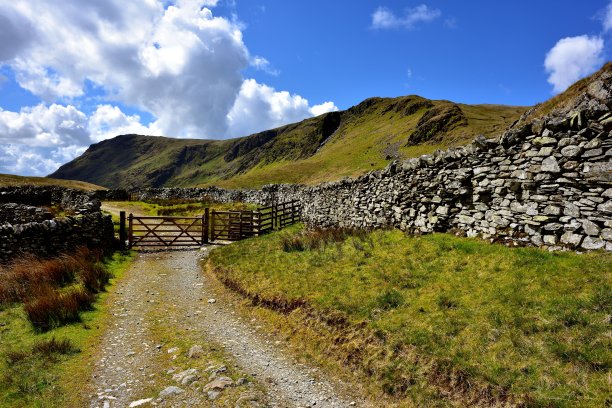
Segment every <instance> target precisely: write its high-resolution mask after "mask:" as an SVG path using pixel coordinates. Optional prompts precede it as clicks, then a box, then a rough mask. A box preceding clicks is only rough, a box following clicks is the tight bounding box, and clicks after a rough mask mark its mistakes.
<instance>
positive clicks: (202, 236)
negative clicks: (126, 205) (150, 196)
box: [128, 214, 208, 248]
mask: <svg viewBox="0 0 612 408" xmlns="http://www.w3.org/2000/svg"><path fill="white" fill-rule="evenodd" d="M207 218H208V217H207V216H206V215H204V216H202V217H136V216H133V215H132V214H130V216H129V217H128V220H129V226H128V243H129V247H130V248H133V247H165V248H167V247H189V246H202V245H203V244H205V243H206V242H208V219H207Z"/></svg>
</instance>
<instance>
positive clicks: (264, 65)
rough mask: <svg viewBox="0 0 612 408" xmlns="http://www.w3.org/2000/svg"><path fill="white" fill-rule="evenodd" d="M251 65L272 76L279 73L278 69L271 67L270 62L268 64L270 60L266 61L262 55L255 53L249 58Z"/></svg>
mask: <svg viewBox="0 0 612 408" xmlns="http://www.w3.org/2000/svg"><path fill="white" fill-rule="evenodd" d="M251 66H252V67H254V68H255V69H258V70H260V71H263V72H265V73H266V74H269V75H272V76H278V75H280V71H278V70H277V69H274V67H272V64H270V61H268V60H267V59H265V58H264V57H260V56H257V55H256V56H254V57H253V58H251Z"/></svg>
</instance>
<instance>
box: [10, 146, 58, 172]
mask: <svg viewBox="0 0 612 408" xmlns="http://www.w3.org/2000/svg"><path fill="white" fill-rule="evenodd" d="M60 150H61V148H56V149H42V148H31V147H27V146H24V145H18V144H2V145H0V173H8V174H23V175H46V174H49V173H52V172H53V171H54V170H56V169H57V168H58V167H59V166H60V165H61V163H62V162H61V161H58V160H55V159H54V158H52V156H53V153H56V154H60V155H61V152H59V151H60Z"/></svg>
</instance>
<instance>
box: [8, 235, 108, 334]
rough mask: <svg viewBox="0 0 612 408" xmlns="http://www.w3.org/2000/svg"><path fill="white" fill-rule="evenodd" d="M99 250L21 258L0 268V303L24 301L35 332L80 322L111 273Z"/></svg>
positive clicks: (82, 249) (84, 249) (83, 249)
mask: <svg viewBox="0 0 612 408" xmlns="http://www.w3.org/2000/svg"><path fill="white" fill-rule="evenodd" d="M101 260H102V253H101V252H100V251H92V250H89V249H87V248H85V247H83V248H80V249H77V250H76V251H75V252H74V253H73V254H63V255H59V256H58V257H56V258H52V259H38V258H36V257H33V256H29V257H24V258H21V259H19V260H17V261H15V262H13V263H11V264H10V265H8V266H5V267H3V268H2V269H0V276H1V277H2V280H1V281H0V305H5V306H6V305H11V304H14V303H17V302H19V303H23V304H24V310H25V312H26V316H27V318H28V320H29V321H30V322H31V323H32V326H33V328H34V329H35V330H37V331H43V332H44V331H48V330H51V329H53V328H55V327H59V326H62V325H64V324H66V323H72V322H78V321H80V314H79V313H80V312H81V311H84V310H89V309H91V306H92V304H93V302H94V300H95V294H97V293H99V292H101V291H102V290H103V289H104V287H105V286H106V284H107V283H108V282H109V280H110V278H111V275H110V273H109V272H108V271H107V269H106V267H105V265H104V264H103V263H102V262H101Z"/></svg>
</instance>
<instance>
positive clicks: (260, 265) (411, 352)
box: [209, 227, 612, 407]
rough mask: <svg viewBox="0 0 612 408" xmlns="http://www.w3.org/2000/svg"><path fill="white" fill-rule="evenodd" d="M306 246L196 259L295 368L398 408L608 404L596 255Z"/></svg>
mask: <svg viewBox="0 0 612 408" xmlns="http://www.w3.org/2000/svg"><path fill="white" fill-rule="evenodd" d="M314 235H315V236H313V234H306V235H303V232H301V230H300V227H293V228H291V229H288V230H286V231H285V232H280V233H275V234H270V235H268V236H265V237H262V238H259V239H251V240H246V241H242V242H239V243H236V244H234V245H229V246H226V247H223V248H219V249H217V250H215V251H213V252H212V253H211V257H210V261H209V262H210V264H209V265H210V266H211V269H212V270H213V271H214V273H215V274H216V275H217V276H218V277H219V278H220V280H221V281H223V282H224V283H225V284H226V285H228V286H230V287H231V288H233V289H234V290H236V291H238V292H239V293H241V294H242V295H244V296H246V297H248V298H249V299H251V300H252V302H253V303H254V304H256V305H258V306H261V308H260V309H265V310H266V311H263V312H261V313H260V314H261V315H262V316H265V317H266V319H268V320H269V321H271V322H273V323H276V324H278V325H279V327H281V328H280V329H279V330H281V331H282V334H283V335H285V336H287V337H288V338H290V339H292V340H293V341H294V342H295V344H296V346H297V347H296V350H299V351H298V352H299V353H300V354H302V355H303V357H304V359H315V360H318V361H319V362H320V363H321V364H322V365H325V366H327V367H328V368H330V369H332V370H337V372H338V373H339V374H341V375H345V376H352V377H354V376H355V375H357V377H359V378H360V379H361V380H362V381H363V382H364V383H365V386H366V388H367V389H368V390H369V392H370V393H371V394H372V395H375V396H376V395H378V396H380V395H382V396H386V397H391V398H393V399H394V400H395V402H396V403H398V404H399V405H404V404H411V403H416V404H417V405H426V406H446V405H447V404H450V403H459V404H461V405H472V404H477V403H485V404H504V403H509V404H524V405H527V406H568V407H569V406H592V407H598V406H605V405H606V404H608V403H610V400H609V392H608V391H609V388H610V383H609V376H610V367H611V365H612V353H611V351H610V350H611V348H610V346H611V344H610V314H612V296H611V295H610V294H611V293H612V291H611V274H610V271H612V256H611V255H610V254H605V253H590V254H583V255H577V254H574V253H570V252H565V253H549V252H545V251H541V250H537V249H532V248H515V249H509V248H506V247H504V246H501V245H491V244H488V243H486V242H482V241H479V240H474V239H466V238H458V237H454V236H451V235H446V234H433V235H428V236H423V237H407V236H405V235H404V234H403V233H401V232H400V231H374V232H371V233H367V234H364V233H362V232H359V233H351V232H348V233H342V234H331V236H330V235H329V234H321V233H318V235H319V236H316V235H317V234H314Z"/></svg>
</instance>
